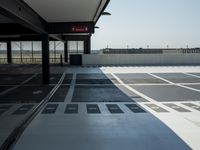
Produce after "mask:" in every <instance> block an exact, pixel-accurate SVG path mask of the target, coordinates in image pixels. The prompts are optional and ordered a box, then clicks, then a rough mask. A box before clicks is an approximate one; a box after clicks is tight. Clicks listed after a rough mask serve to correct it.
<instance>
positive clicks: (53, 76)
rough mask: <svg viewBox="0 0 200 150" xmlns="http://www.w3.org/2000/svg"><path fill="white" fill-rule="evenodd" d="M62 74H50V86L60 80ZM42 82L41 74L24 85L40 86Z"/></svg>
mask: <svg viewBox="0 0 200 150" xmlns="http://www.w3.org/2000/svg"><path fill="white" fill-rule="evenodd" d="M61 76H62V74H51V75H50V84H57V83H58V81H59V80H60V78H61ZM42 83H43V82H42V74H39V75H37V76H36V77H35V78H33V79H32V80H30V81H29V82H27V83H26V84H30V85H41V84H42Z"/></svg>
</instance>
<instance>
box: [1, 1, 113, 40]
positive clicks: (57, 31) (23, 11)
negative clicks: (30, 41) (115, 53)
mask: <svg viewBox="0 0 200 150" xmlns="http://www.w3.org/2000/svg"><path fill="white" fill-rule="evenodd" d="M109 1H110V0H4V1H0V28H1V31H0V38H1V37H2V36H4V35H5V37H8V36H7V35H9V36H11V35H23V36H24V35H33V34H49V35H50V36H51V37H52V38H54V39H58V40H62V37H61V35H62V36H63V35H66V34H75V35H76V34H77V33H78V34H91V33H94V26H95V24H96V22H97V21H98V19H99V17H100V16H101V14H102V12H103V11H104V9H105V8H106V6H107V4H108V3H109ZM23 27H24V29H23ZM10 29H15V30H10ZM6 34H7V35H6Z"/></svg>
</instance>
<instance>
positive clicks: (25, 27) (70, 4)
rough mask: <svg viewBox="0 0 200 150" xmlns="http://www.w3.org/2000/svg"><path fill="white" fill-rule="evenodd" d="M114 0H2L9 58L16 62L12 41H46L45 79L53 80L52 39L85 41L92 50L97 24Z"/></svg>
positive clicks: (0, 22)
mask: <svg viewBox="0 0 200 150" xmlns="http://www.w3.org/2000/svg"><path fill="white" fill-rule="evenodd" d="M109 1H110V0H95V1H91V0H56V1H52V0H42V1H41V0H5V1H0V29H1V30H0V42H7V61H8V63H12V46H11V41H42V73H43V83H44V84H49V74H50V71H49V70H50V69H49V40H57V41H63V42H65V46H64V48H65V50H64V52H65V56H64V60H65V61H66V62H67V61H68V44H69V42H68V41H73V40H74V41H83V43H84V44H83V48H84V50H83V52H84V54H90V51H91V48H90V43H91V42H90V40H91V39H90V38H91V35H92V34H93V33H94V28H95V24H96V23H97V21H98V19H99V17H100V16H101V14H102V13H103V12H104V10H105V8H106V7H107V5H108V3H109Z"/></svg>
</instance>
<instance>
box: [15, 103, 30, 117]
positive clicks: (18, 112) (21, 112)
mask: <svg viewBox="0 0 200 150" xmlns="http://www.w3.org/2000/svg"><path fill="white" fill-rule="evenodd" d="M33 106H34V105H32V104H28V105H22V106H21V107H20V108H18V109H17V110H15V111H14V112H13V113H12V115H24V114H26V113H27V112H28V111H30V109H31V108H33Z"/></svg>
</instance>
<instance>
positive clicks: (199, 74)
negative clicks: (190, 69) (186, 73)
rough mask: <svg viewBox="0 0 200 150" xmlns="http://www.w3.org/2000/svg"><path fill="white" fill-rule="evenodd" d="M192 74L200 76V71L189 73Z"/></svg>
mask: <svg viewBox="0 0 200 150" xmlns="http://www.w3.org/2000/svg"><path fill="white" fill-rule="evenodd" d="M191 74H193V75H196V76H199V77H200V73H191Z"/></svg>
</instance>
